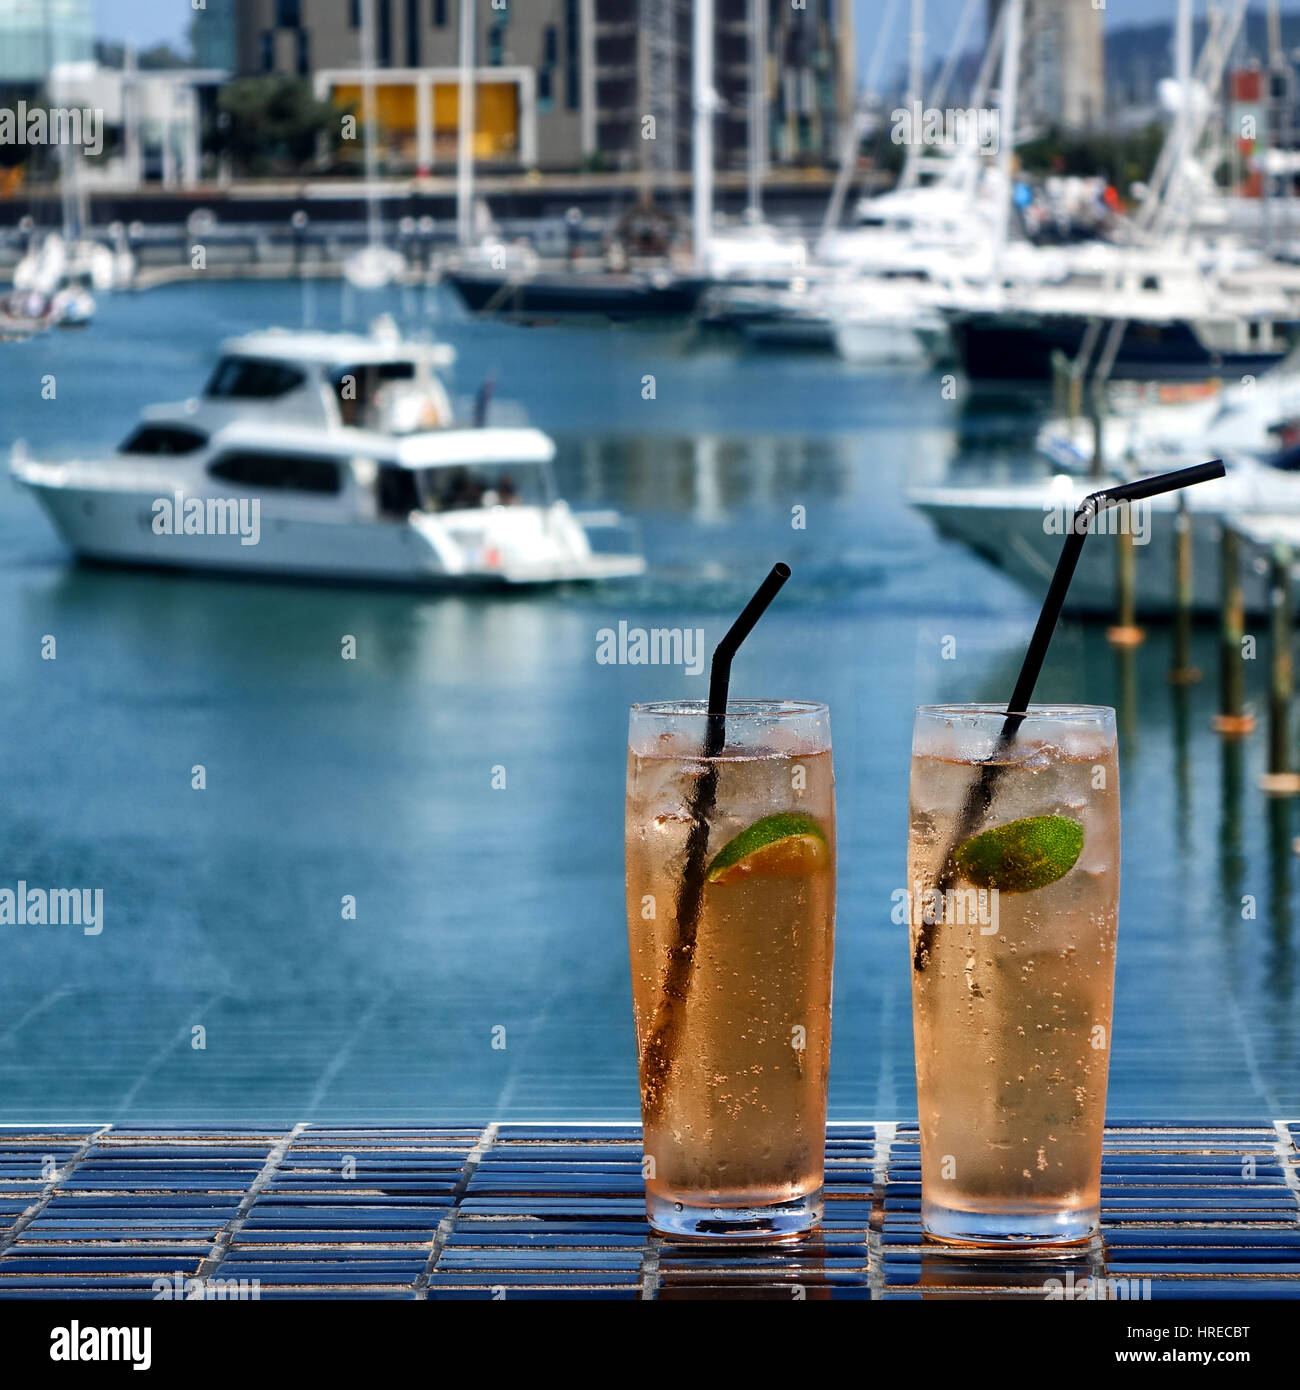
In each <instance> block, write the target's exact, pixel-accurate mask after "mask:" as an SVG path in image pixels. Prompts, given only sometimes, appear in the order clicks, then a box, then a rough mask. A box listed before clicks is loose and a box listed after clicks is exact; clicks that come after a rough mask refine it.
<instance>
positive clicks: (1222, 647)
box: [1214, 525, 1255, 738]
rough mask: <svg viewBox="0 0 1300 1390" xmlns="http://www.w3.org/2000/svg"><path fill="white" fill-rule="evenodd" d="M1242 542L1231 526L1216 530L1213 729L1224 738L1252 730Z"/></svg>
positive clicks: (1252, 717) (1241, 735) (1238, 735)
mask: <svg viewBox="0 0 1300 1390" xmlns="http://www.w3.org/2000/svg"><path fill="white" fill-rule="evenodd" d="M1240 551H1241V542H1240V540H1239V538H1238V536H1237V533H1236V532H1235V531H1234V530H1233V529H1232V527H1231V526H1226V525H1225V526H1223V527H1221V528H1220V532H1219V576H1220V616H1219V713H1218V714H1217V715H1216V716H1215V718H1214V731H1215V733H1217V734H1221V735H1222V736H1223V737H1224V738H1241V737H1243V736H1244V735H1246V734H1249V733H1252V732H1253V731H1254V728H1255V716H1254V715H1253V714H1251V713H1250V712H1249V711H1248V710H1247V709H1246V671H1245V667H1244V666H1243V664H1242V663H1243V661H1244V657H1243V655H1242V650H1241V643H1242V638H1243V637H1245V635H1246V600H1245V595H1244V594H1243V592H1242V585H1241V556H1240Z"/></svg>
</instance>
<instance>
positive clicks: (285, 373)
mask: <svg viewBox="0 0 1300 1390" xmlns="http://www.w3.org/2000/svg"><path fill="white" fill-rule="evenodd" d="M306 379H307V378H306V376H305V374H304V373H303V372H301V371H299V370H298V368H297V367H291V366H290V365H289V364H288V363H286V362H271V361H267V360H265V359H263V358H257V357H223V358H222V359H221V361H220V362H218V363H217V367H216V370H215V371H214V372H213V373H212V377H211V379H210V380H209V381H208V384H207V387H206V388H205V389H204V393H203V394H204V395H205V396H208V397H209V398H211V399H213V400H236V399H238V400H272V399H274V398H275V397H276V396H286V395H288V394H289V392H290V391H293V390H296V389H297V388H298V387H299V386H301V385H302V384H303V382H304V381H305V380H306Z"/></svg>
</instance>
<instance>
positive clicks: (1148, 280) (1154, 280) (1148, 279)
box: [1142, 275, 1160, 290]
mask: <svg viewBox="0 0 1300 1390" xmlns="http://www.w3.org/2000/svg"><path fill="white" fill-rule="evenodd" d="M1142 288H1143V289H1144V290H1158V289H1159V288H1160V277H1159V276H1158V275H1144V276H1143V277H1142Z"/></svg>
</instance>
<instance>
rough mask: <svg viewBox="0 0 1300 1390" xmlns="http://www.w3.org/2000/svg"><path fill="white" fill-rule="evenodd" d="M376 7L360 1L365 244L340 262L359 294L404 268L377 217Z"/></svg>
mask: <svg viewBox="0 0 1300 1390" xmlns="http://www.w3.org/2000/svg"><path fill="white" fill-rule="evenodd" d="M374 67H375V4H374V0H361V120H362V126H363V130H362V138H363V140H364V142H365V160H366V244H365V245H364V246H363V247H361V249H360V250H358V251H354V252H353V253H352V254H351V255H350V256H348V257H347V259H346V260H345V261H344V262H343V276H344V278H345V279H346V280H347V282H348V283H349V284H350V285H352V286H353V287H354V288H356V289H359V290H381V289H383V288H384V286H385V285H389V284H391V283H392V282H393V281H394V280H395V279H397V277H398V276H400V275H401V273H402V271H403V270H404V269H405V268H406V262H405V261H404V260H403V258H402V255H401V253H400V252H399V251H396V250H394V249H393V248H392V247H391V246H385V245H384V238H383V226H382V223H381V221H380V216H379V190H378V186H377V181H378V160H377V157H376V151H375V123H376V112H375V78H374Z"/></svg>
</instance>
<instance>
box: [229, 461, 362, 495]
mask: <svg viewBox="0 0 1300 1390" xmlns="http://www.w3.org/2000/svg"><path fill="white" fill-rule="evenodd" d="M208 473H209V475H210V476H211V477H213V478H223V479H225V481H226V482H230V483H240V484H242V485H243V486H244V487H247V488H254V489H259V490H262V491H270V490H273V489H274V490H278V491H281V492H319V493H335V492H340V491H341V490H342V487H343V480H342V474H341V472H340V470H339V465H338V461H337V460H335V459H328V458H310V457H308V456H306V455H304V454H256V453H248V452H245V453H232V454H223V455H222V456H221V457H220V458H219V459H217V460H216V461H215V462H214V463H211V464H209V465H208Z"/></svg>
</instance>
